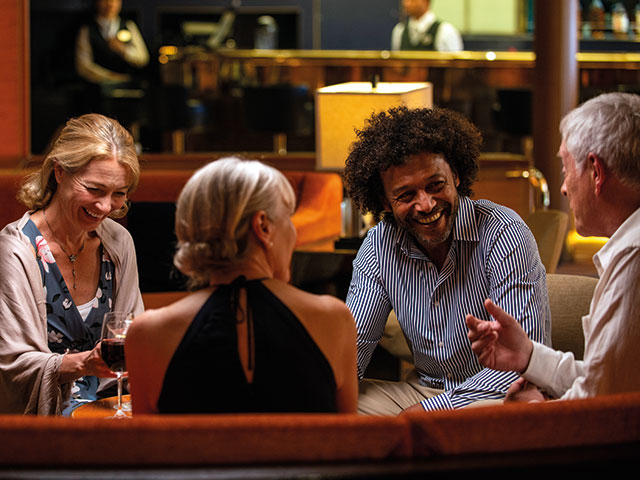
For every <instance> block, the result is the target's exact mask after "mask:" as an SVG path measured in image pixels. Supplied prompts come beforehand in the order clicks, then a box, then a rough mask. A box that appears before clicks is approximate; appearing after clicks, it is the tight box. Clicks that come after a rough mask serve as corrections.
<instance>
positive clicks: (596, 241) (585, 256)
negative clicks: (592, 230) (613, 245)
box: [566, 230, 609, 262]
mask: <svg viewBox="0 0 640 480" xmlns="http://www.w3.org/2000/svg"><path fill="white" fill-rule="evenodd" d="M607 240H609V239H608V238H607V237H583V236H581V235H579V234H578V232H576V231H575V230H571V231H570V232H569V234H568V235H567V241H566V245H567V252H568V253H569V254H570V255H571V257H572V258H573V260H574V261H576V262H590V261H591V259H592V258H593V255H595V253H596V252H597V251H598V250H600V249H601V248H602V247H603V246H604V244H605V243H607Z"/></svg>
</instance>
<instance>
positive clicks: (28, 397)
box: [0, 212, 144, 415]
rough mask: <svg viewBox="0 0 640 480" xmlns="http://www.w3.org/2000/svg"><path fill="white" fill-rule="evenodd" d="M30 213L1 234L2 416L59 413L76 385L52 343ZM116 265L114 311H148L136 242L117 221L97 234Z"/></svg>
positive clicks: (0, 375) (0, 365)
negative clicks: (66, 378) (61, 378)
mask: <svg viewBox="0 0 640 480" xmlns="http://www.w3.org/2000/svg"><path fill="white" fill-rule="evenodd" d="M28 220H29V212H27V213H25V214H24V215H23V217H22V218H21V219H20V220H17V221H15V222H12V223H10V224H9V225H7V226H6V227H5V228H3V229H2V231H0V413H24V414H28V413H29V414H38V415H55V414H59V413H60V411H61V408H62V405H63V403H64V401H65V400H66V399H67V398H68V396H69V391H70V387H71V385H70V384H64V385H61V384H59V383H58V374H59V370H60V363H61V361H62V355H60V354H57V353H52V352H51V351H50V350H49V347H48V341H47V314H46V307H45V302H46V296H45V291H44V288H43V286H42V277H41V275H40V270H39V268H38V263H37V259H36V254H35V250H34V249H33V247H32V245H31V242H30V241H29V239H28V238H27V237H26V236H25V235H24V234H23V233H22V229H23V227H24V225H25V224H26V223H27V221H28ZM96 234H97V235H98V237H99V238H100V240H101V242H102V245H103V246H104V248H105V249H106V250H107V252H108V253H109V256H110V257H111V259H112V261H113V263H114V266H115V282H114V303H113V310H123V311H131V312H134V313H135V314H138V313H140V312H142V311H143V310H144V306H143V304H142V296H141V295H140V288H139V286H138V267H137V264H136V254H135V249H134V246H133V239H132V238H131V235H130V234H129V232H128V231H127V230H126V229H125V228H124V227H122V226H121V225H120V224H118V223H116V222H114V221H113V220H111V219H105V220H104V221H103V222H102V223H101V224H100V226H99V227H98V228H97V229H96Z"/></svg>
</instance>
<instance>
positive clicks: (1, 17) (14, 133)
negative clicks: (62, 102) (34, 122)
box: [0, 0, 30, 166]
mask: <svg viewBox="0 0 640 480" xmlns="http://www.w3.org/2000/svg"><path fill="white" fill-rule="evenodd" d="M28 24H29V1H28V0H2V1H1V2H0V45H2V55H0V163H2V164H3V166H11V163H13V162H17V161H18V160H19V159H21V158H24V157H26V156H27V155H28V154H29V153H30V152H29V151H30V147H29V144H30V140H29V135H30V130H29V123H30V118H29V108H30V107H29V29H28ZM15 164H16V163H14V165H15Z"/></svg>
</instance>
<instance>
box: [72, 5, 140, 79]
mask: <svg viewBox="0 0 640 480" xmlns="http://www.w3.org/2000/svg"><path fill="white" fill-rule="evenodd" d="M121 8H122V0H96V1H95V11H96V16H95V18H94V21H93V22H91V23H89V24H88V25H84V26H82V27H81V28H80V30H79V32H78V36H77V39H76V70H77V72H78V75H80V76H81V77H82V78H84V79H85V80H87V81H89V82H91V83H98V84H102V83H123V82H130V81H132V80H135V79H136V77H137V76H138V74H139V73H140V72H141V69H142V68H143V67H145V66H146V65H147V64H148V63H149V52H148V50H147V46H146V45H145V43H144V40H143V38H142V35H141V34H140V31H139V30H138V27H136V24H135V23H134V22H133V21H131V20H126V21H125V20H123V19H122V18H120V10H121Z"/></svg>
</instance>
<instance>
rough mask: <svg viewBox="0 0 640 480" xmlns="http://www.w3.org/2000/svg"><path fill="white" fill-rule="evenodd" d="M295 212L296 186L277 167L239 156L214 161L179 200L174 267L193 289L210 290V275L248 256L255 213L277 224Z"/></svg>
mask: <svg viewBox="0 0 640 480" xmlns="http://www.w3.org/2000/svg"><path fill="white" fill-rule="evenodd" d="M294 209H295V194H294V193H293V188H292V187H291V184H290V183H289V181H288V180H287V179H286V177H285V176H284V175H283V174H282V173H281V172H279V171H278V170H276V169H275V168H272V167H269V166H267V165H265V164H264V163H261V162H258V161H255V160H242V159H239V158H235V157H230V158H223V159H220V160H216V161H213V162H211V163H209V164H207V165H205V166H204V167H202V168H200V169H199V170H197V171H196V172H195V173H194V174H193V176H192V177H191V178H190V179H189V181H188V182H187V183H186V185H185V186H184V188H183V190H182V192H181V193H180V196H179V197H178V202H177V206H176V237H177V239H178V245H177V249H176V253H175V255H174V258H173V263H174V265H175V266H176V267H177V268H178V269H179V270H180V271H181V272H182V273H184V274H185V275H187V276H188V277H189V286H190V287H191V288H198V287H203V286H206V285H208V283H209V275H210V273H211V272H212V271H214V270H215V269H218V268H225V267H230V266H233V265H234V264H236V263H237V262H238V261H240V260H242V259H243V258H244V256H245V254H246V252H247V247H248V246H249V236H250V234H251V219H252V217H253V215H254V214H255V213H256V212H259V211H261V210H262V211H264V212H265V213H266V214H267V217H268V218H270V219H271V220H278V219H280V218H282V215H291V214H292V213H293V210H294Z"/></svg>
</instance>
